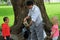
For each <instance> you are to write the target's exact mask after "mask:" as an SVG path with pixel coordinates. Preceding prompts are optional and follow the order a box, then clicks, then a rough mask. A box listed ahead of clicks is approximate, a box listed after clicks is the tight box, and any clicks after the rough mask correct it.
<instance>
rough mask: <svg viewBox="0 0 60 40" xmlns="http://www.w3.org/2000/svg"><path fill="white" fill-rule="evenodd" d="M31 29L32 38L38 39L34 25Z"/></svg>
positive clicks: (33, 39) (32, 39)
mask: <svg viewBox="0 0 60 40" xmlns="http://www.w3.org/2000/svg"><path fill="white" fill-rule="evenodd" d="M30 31H31V40H37V35H36V32H35V29H34V26H31V28H30Z"/></svg>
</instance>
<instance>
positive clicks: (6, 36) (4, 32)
mask: <svg viewBox="0 0 60 40" xmlns="http://www.w3.org/2000/svg"><path fill="white" fill-rule="evenodd" d="M3 21H4V23H3V24H2V36H3V39H4V40H10V27H9V25H8V23H9V18H8V17H4V18H3Z"/></svg>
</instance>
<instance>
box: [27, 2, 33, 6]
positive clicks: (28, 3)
mask: <svg viewBox="0 0 60 40" xmlns="http://www.w3.org/2000/svg"><path fill="white" fill-rule="evenodd" d="M33 4H34V2H33V1H27V2H26V5H27V6H30V5H33Z"/></svg>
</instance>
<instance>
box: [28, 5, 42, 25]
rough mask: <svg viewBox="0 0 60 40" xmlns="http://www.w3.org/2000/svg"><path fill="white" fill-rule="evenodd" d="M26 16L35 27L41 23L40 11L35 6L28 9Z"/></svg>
mask: <svg viewBox="0 0 60 40" xmlns="http://www.w3.org/2000/svg"><path fill="white" fill-rule="evenodd" d="M28 16H30V17H31V20H32V21H33V22H34V23H35V25H36V26H38V25H39V24H40V23H41V22H42V21H43V19H42V15H41V11H40V9H39V7H37V6H36V5H33V7H32V9H29V13H28Z"/></svg>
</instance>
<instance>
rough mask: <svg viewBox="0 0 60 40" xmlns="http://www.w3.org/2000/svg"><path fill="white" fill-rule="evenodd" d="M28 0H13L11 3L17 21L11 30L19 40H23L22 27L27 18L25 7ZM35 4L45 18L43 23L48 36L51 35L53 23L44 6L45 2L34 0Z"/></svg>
mask: <svg viewBox="0 0 60 40" xmlns="http://www.w3.org/2000/svg"><path fill="white" fill-rule="evenodd" d="M25 1H27V0H11V3H12V5H13V9H14V15H15V21H14V25H13V27H12V28H11V30H12V32H11V33H12V34H16V35H17V36H18V37H19V38H20V39H19V40H23V39H22V37H21V27H22V22H23V19H24V18H25V17H26V16H27V13H28V12H27V11H26V10H27V9H26V7H25V6H24V3H25ZM34 2H35V3H36V4H37V5H38V6H39V8H40V10H41V14H42V17H43V21H44V23H45V26H44V28H45V30H46V33H47V35H48V36H49V35H50V33H49V32H50V28H51V25H50V24H51V23H50V21H49V18H48V15H47V13H46V9H45V6H44V2H43V0H34Z"/></svg>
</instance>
